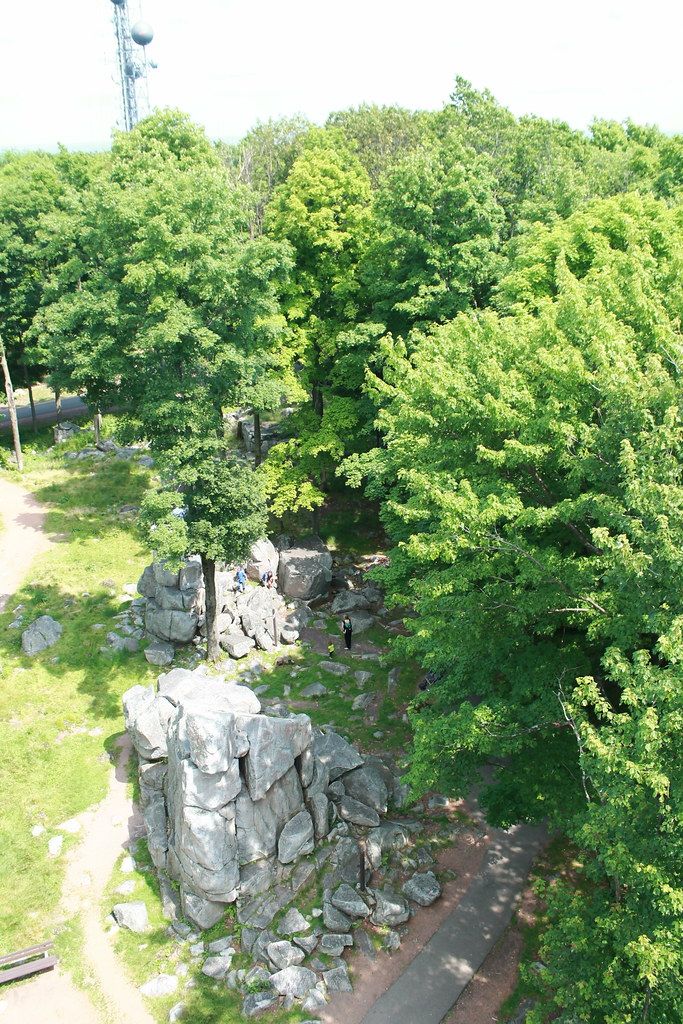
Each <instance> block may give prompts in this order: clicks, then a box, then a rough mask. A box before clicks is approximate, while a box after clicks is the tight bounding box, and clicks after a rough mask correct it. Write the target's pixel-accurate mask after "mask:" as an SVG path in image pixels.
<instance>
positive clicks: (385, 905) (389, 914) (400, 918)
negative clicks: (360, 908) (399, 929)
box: [371, 889, 410, 928]
mask: <svg viewBox="0 0 683 1024" xmlns="http://www.w3.org/2000/svg"><path fill="white" fill-rule="evenodd" d="M372 894H373V896H374V897H375V909H374V910H373V912H372V917H371V920H372V922H373V923H374V924H378V925H384V924H388V925H389V927H390V928H395V927H396V925H397V924H404V923H405V922H406V921H407V920H408V919H409V918H410V909H409V907H408V904H407V903H406V901H405V900H404V899H403V897H402V896H399V895H398V894H397V893H395V892H393V891H392V890H391V889H373V890H372Z"/></svg>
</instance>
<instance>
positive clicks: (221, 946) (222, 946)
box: [206, 935, 233, 953]
mask: <svg viewBox="0 0 683 1024" xmlns="http://www.w3.org/2000/svg"><path fill="white" fill-rule="evenodd" d="M232 943H233V937H232V935H224V936H223V938H222V939H214V940H213V942H210V943H209V945H208V946H207V947H206V948H207V949H208V951H209V953H225V951H226V950H227V949H230V947H231V946H232Z"/></svg>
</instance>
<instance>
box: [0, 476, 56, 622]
mask: <svg viewBox="0 0 683 1024" xmlns="http://www.w3.org/2000/svg"><path fill="white" fill-rule="evenodd" d="M0 518H1V519H2V523H1V524H0V612H2V611H4V610H5V607H6V605H7V602H8V601H9V599H10V597H11V596H12V594H14V593H16V591H17V590H18V589H19V587H20V586H21V584H22V583H23V582H24V579H25V577H26V574H27V572H28V571H29V568H30V567H31V563H32V562H33V559H34V558H35V557H36V556H37V555H40V554H42V553H43V552H44V551H47V549H48V548H50V547H51V546H52V541H51V540H50V538H49V537H47V536H46V534H45V533H44V532H43V526H44V524H45V510H44V509H43V508H42V507H41V506H40V505H39V504H38V502H37V501H36V499H35V498H34V497H33V495H32V494H31V493H30V492H29V491H25V490H24V488H23V487H20V486H19V485H18V484H15V483H10V481H9V480H3V479H0Z"/></svg>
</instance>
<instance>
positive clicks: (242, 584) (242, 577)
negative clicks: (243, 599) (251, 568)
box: [235, 565, 247, 594]
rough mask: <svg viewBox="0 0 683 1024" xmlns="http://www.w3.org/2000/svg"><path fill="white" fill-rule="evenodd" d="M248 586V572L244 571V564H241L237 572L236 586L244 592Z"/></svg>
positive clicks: (241, 592)
mask: <svg viewBox="0 0 683 1024" xmlns="http://www.w3.org/2000/svg"><path fill="white" fill-rule="evenodd" d="M246 586H247V574H246V572H245V571H244V566H242V565H240V566H239V568H238V569H237V572H236V573H235V588H236V590H238V591H239V592H240V594H243V593H244V591H245V588H246Z"/></svg>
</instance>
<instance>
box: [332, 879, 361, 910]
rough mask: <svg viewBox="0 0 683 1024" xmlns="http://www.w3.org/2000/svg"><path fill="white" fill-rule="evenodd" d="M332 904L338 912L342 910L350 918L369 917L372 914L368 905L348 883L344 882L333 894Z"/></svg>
mask: <svg viewBox="0 0 683 1024" xmlns="http://www.w3.org/2000/svg"><path fill="white" fill-rule="evenodd" d="M330 902H331V903H332V906H334V907H336V908H337V910H341V912H342V913H343V914H348V916H349V917H367V916H368V914H369V913H370V908H369V907H368V905H367V903H365V901H364V900H362V899H361V897H360V896H359V895H358V893H357V892H356V890H355V889H353V888H352V887H351V886H350V885H348V884H347V883H346V882H342V884H341V885H340V886H339V888H338V889H337V890H336V891H335V892H334V893H333V894H332V897H331V899H330Z"/></svg>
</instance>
